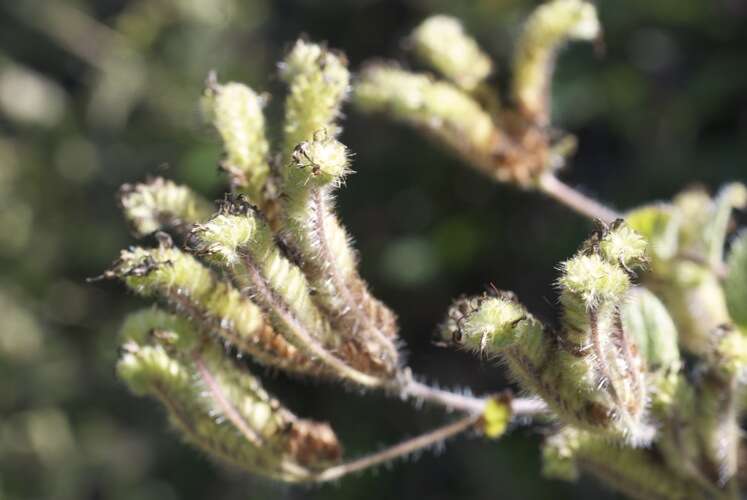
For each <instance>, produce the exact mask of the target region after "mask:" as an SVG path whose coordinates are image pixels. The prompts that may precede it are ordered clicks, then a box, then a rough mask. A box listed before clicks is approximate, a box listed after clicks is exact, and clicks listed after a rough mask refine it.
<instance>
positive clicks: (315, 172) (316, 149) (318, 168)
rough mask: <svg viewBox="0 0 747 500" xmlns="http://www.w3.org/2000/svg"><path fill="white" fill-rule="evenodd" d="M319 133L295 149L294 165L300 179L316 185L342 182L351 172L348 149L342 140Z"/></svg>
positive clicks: (299, 180)
mask: <svg viewBox="0 0 747 500" xmlns="http://www.w3.org/2000/svg"><path fill="white" fill-rule="evenodd" d="M325 135H326V133H322V134H317V136H315V137H314V140H312V141H305V142H302V143H301V144H299V145H298V146H296V149H294V150H293V155H292V160H293V166H294V167H296V168H297V169H298V170H299V172H298V174H299V175H298V177H299V179H298V181H297V182H303V184H308V183H309V182H312V183H313V184H315V185H326V184H330V183H340V182H341V181H342V178H343V177H344V176H345V175H346V174H347V173H348V172H349V169H348V163H349V161H348V156H349V154H348V149H347V148H346V147H345V145H344V144H342V143H341V142H339V141H337V140H335V139H333V138H327V137H324V136H325Z"/></svg>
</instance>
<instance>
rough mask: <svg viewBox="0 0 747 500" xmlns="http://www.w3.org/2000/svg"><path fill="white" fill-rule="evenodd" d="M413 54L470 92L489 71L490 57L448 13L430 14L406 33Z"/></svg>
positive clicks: (490, 69) (491, 64)
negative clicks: (408, 35)
mask: <svg viewBox="0 0 747 500" xmlns="http://www.w3.org/2000/svg"><path fill="white" fill-rule="evenodd" d="M410 43H412V47H413V49H414V51H415V54H416V55H417V56H418V57H419V58H420V59H422V60H423V61H424V62H426V63H427V64H429V65H431V66H432V67H433V68H435V69H436V70H437V71H438V72H439V73H441V74H442V75H444V76H445V77H446V78H448V79H449V80H451V81H453V82H454V83H456V84H457V85H459V86H460V87H461V88H463V89H464V90H466V91H467V92H472V91H474V90H475V88H476V87H477V86H478V85H479V84H480V83H482V82H483V81H484V80H485V79H486V78H487V77H488V75H490V73H491V72H492V71H493V63H492V61H491V60H490V58H489V57H488V56H487V55H486V54H485V53H484V52H483V51H482V50H480V47H479V46H478V45H477V42H476V41H475V40H474V39H473V38H471V37H470V36H469V35H467V34H466V33H465V32H464V28H463V27H462V24H461V23H460V22H459V21H458V20H457V19H455V18H453V17H449V16H443V15H441V16H432V17H429V18H428V19H426V20H425V21H423V22H422V23H421V24H420V25H419V26H418V27H417V28H416V29H415V31H413V33H412V34H411V35H410Z"/></svg>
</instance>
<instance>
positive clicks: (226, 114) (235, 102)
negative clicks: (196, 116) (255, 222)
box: [202, 81, 270, 205]
mask: <svg viewBox="0 0 747 500" xmlns="http://www.w3.org/2000/svg"><path fill="white" fill-rule="evenodd" d="M263 107H264V99H263V98H262V97H260V96H259V95H257V94H256V93H255V92H254V91H253V90H252V89H250V88H249V87H247V86H246V85H243V84H240V83H233V82H231V83H227V84H219V83H217V82H216V81H209V82H208V86H207V88H206V89H205V94H204V96H203V99H202V108H203V111H204V113H205V116H206V118H207V119H208V120H209V121H210V122H211V123H212V124H213V126H214V127H215V129H216V130H217V131H218V133H219V134H220V136H221V139H222V140H223V148H224V151H225V158H224V159H223V161H222V163H221V167H222V168H223V169H224V170H226V172H228V174H229V175H230V176H231V182H232V184H233V185H235V186H236V187H238V188H239V189H241V191H243V192H245V193H246V194H247V195H248V196H249V198H250V199H251V200H252V201H253V202H254V203H256V204H258V205H262V204H263V203H264V199H265V193H264V189H265V184H266V183H267V178H268V176H269V175H270V166H269V163H268V162H267V158H268V154H269V144H268V142H267V138H266V137H265V118H264V113H263V111H262V108H263Z"/></svg>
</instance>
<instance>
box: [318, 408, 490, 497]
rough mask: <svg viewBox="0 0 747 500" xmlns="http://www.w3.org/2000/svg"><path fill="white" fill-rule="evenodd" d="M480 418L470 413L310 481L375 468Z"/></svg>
mask: <svg viewBox="0 0 747 500" xmlns="http://www.w3.org/2000/svg"><path fill="white" fill-rule="evenodd" d="M480 418H481V415H480V414H479V413H472V414H470V415H468V416H466V417H464V418H461V419H459V420H456V421H454V422H452V423H450V424H447V425H445V426H443V427H439V428H437V429H435V430H433V431H431V432H428V433H426V434H421V435H420V436H417V437H415V438H412V439H408V440H406V441H403V442H401V443H399V444H396V445H394V446H391V447H389V448H386V449H384V450H381V451H379V452H376V453H372V454H370V455H366V456H364V457H361V458H358V459H356V460H353V461H350V462H347V463H344V464H340V465H338V466H335V467H330V468H329V469H327V470H325V471H323V472H321V473H320V474H318V475H316V476H314V477H313V478H312V480H313V481H315V482H319V483H322V482H328V481H334V480H336V479H340V478H341V477H343V476H346V475H348V474H352V473H354V472H358V471H361V470H364V469H368V468H371V467H375V466H377V465H380V464H383V463H386V462H390V461H392V460H394V459H397V458H399V457H403V456H406V455H409V454H411V453H413V452H416V451H418V450H422V449H423V448H427V447H429V446H433V445H434V444H437V443H440V442H442V441H445V440H446V439H448V438H450V437H453V436H456V435H458V434H461V433H462V432H465V431H467V430H469V429H470V428H471V427H473V426H474V425H475V424H476V423H477V422H478V421H479V420H480Z"/></svg>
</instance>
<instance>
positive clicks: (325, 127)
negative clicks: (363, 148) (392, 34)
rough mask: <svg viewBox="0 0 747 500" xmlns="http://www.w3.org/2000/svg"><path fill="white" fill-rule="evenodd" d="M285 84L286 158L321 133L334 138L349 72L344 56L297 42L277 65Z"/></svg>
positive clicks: (348, 83)
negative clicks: (286, 85)
mask: <svg viewBox="0 0 747 500" xmlns="http://www.w3.org/2000/svg"><path fill="white" fill-rule="evenodd" d="M280 76H281V78H282V79H283V80H284V81H285V82H286V83H287V84H288V92H289V93H288V97H287V98H286V101H285V129H284V132H285V142H284V144H285V149H284V156H285V158H286V162H287V160H288V159H289V158H290V156H291V154H292V152H293V151H294V149H295V148H296V146H297V145H298V144H300V143H302V142H304V141H310V140H312V139H313V138H314V134H316V133H319V132H322V131H325V132H326V133H327V134H328V135H329V137H336V136H337V135H338V133H339V132H340V127H339V125H338V124H337V123H336V120H337V118H338V117H339V115H340V106H341V105H342V101H343V99H344V98H345V96H346V95H347V93H348V90H349V86H350V73H349V71H348V69H347V61H346V60H345V58H344V56H342V55H341V54H338V53H334V52H332V51H330V50H328V49H326V48H324V47H322V46H321V45H318V44H315V43H309V42H306V41H304V40H298V41H297V42H296V44H295V45H294V46H293V48H292V49H291V51H290V52H289V53H288V55H287V56H286V58H285V60H284V61H283V62H282V63H281V64H280Z"/></svg>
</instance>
